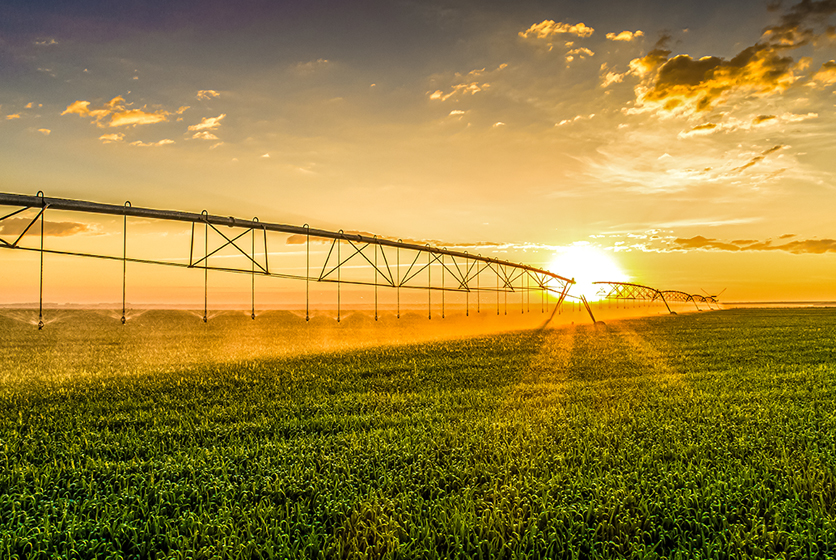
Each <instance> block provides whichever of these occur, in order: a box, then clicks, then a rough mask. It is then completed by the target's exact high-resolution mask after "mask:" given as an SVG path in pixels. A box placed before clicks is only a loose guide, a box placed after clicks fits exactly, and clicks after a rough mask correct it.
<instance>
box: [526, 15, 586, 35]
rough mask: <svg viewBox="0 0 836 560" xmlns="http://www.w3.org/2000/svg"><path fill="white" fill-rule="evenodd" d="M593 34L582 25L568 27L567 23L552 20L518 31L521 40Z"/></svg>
mask: <svg viewBox="0 0 836 560" xmlns="http://www.w3.org/2000/svg"><path fill="white" fill-rule="evenodd" d="M594 32H595V30H594V29H593V28H591V27H588V26H587V25H585V24H583V23H576V24H575V25H569V24H568V23H561V22H555V21H554V20H551V19H547V20H543V21H541V22H540V23H535V24H534V25H532V26H531V27H529V28H528V29H526V30H525V31H520V32H519V36H520V37H522V38H523V39H528V38H533V39H548V38H549V37H553V36H555V35H560V34H564V33H568V34H570V35H577V36H578V37H589V36H590V35H592V34H593V33H594Z"/></svg>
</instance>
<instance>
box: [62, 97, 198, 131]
mask: <svg viewBox="0 0 836 560" xmlns="http://www.w3.org/2000/svg"><path fill="white" fill-rule="evenodd" d="M144 109H145V108H144V107H143V108H142V109H128V108H126V104H125V99H124V98H123V97H122V96H117V97H114V98H113V99H111V100H110V101H108V102H107V103H105V104H104V105H103V106H102V107H100V108H98V109H92V110H91V109H90V102H89V101H82V100H77V101H74V102H73V103H71V104H70V105H68V106H67V108H66V109H65V110H64V112H63V113H61V115H62V116H63V115H78V116H80V117H89V118H92V119H93V120H94V122H95V123H96V126H98V127H99V128H109V127H115V126H137V125H142V124H156V123H160V122H165V121H167V120H168V117H169V116H171V115H179V114H181V113H183V111H185V110H186V109H188V107H180V108H179V109H177V110H176V111H174V112H169V111H163V110H159V111H154V112H147V111H145V110H144ZM107 117H110V120H109V121H107V120H106V119H107Z"/></svg>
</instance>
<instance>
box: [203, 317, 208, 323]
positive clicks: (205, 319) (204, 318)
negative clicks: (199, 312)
mask: <svg viewBox="0 0 836 560" xmlns="http://www.w3.org/2000/svg"><path fill="white" fill-rule="evenodd" d="M207 321H208V319H207V318H206V315H204V316H203V322H204V323H206V322H207Z"/></svg>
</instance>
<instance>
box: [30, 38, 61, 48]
mask: <svg viewBox="0 0 836 560" xmlns="http://www.w3.org/2000/svg"><path fill="white" fill-rule="evenodd" d="M35 44H36V45H38V46H39V47H48V46H50V45H57V44H58V41H56V40H55V39H52V38H48V39H38V40H37V41H35Z"/></svg>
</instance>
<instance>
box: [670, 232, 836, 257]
mask: <svg viewBox="0 0 836 560" xmlns="http://www.w3.org/2000/svg"><path fill="white" fill-rule="evenodd" d="M789 237H795V236H794V235H791V234H790V235H782V236H781V237H779V239H787V238H789ZM673 242H674V244H675V248H678V249H685V250H703V251H786V252H788V253H794V254H797V255H799V254H807V253H812V254H823V253H836V239H804V240H799V241H790V242H789V243H783V244H780V245H773V244H772V241H770V240H766V241H754V240H751V239H739V240H736V241H732V242H731V243H726V242H723V241H719V240H717V239H711V238H706V237H703V236H701V235H697V236H695V237H691V238H689V239H683V238H677V239H675V240H674V241H673Z"/></svg>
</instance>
